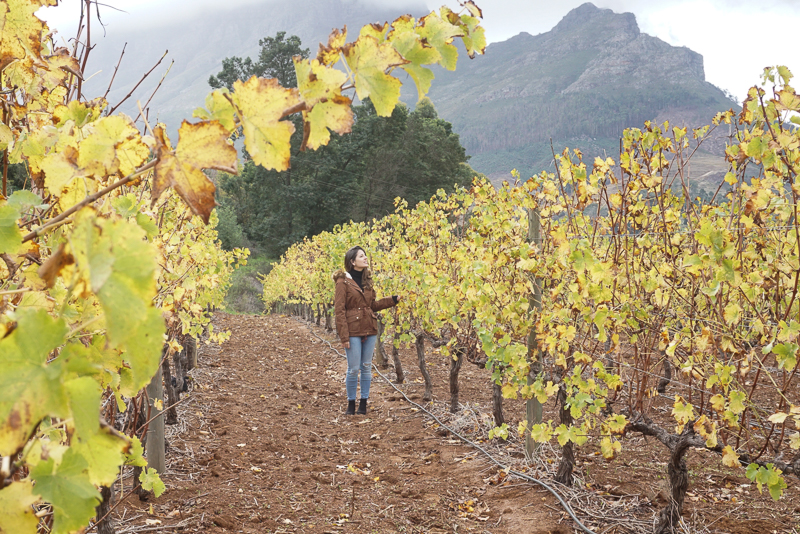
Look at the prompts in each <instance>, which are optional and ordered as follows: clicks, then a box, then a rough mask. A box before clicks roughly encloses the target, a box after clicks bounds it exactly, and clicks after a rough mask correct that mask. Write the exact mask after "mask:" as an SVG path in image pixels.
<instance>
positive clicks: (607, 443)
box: [600, 437, 622, 460]
mask: <svg viewBox="0 0 800 534" xmlns="http://www.w3.org/2000/svg"><path fill="white" fill-rule="evenodd" d="M621 450H622V444H621V443H620V442H619V441H612V440H611V438H608V437H605V438H603V439H602V440H601V441H600V452H601V453H602V454H603V458H605V459H606V460H613V459H614V457H615V456H616V455H617V453H618V452H619V451H621Z"/></svg>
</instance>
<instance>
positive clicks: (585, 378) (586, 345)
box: [264, 67, 800, 532]
mask: <svg viewBox="0 0 800 534" xmlns="http://www.w3.org/2000/svg"><path fill="white" fill-rule="evenodd" d="M791 79H792V75H791V73H790V72H789V71H788V69H786V68H785V67H775V68H768V69H766V70H765V72H764V83H765V84H767V85H769V86H771V87H772V92H771V94H770V93H767V91H766V90H765V89H763V88H761V87H753V88H752V89H750V91H749V96H748V98H747V100H746V101H745V102H744V105H743V110H742V111H741V113H739V114H738V115H737V114H735V113H734V112H733V111H728V112H725V113H720V114H718V115H717V116H716V117H715V118H714V119H713V121H712V124H710V125H708V126H705V127H703V128H698V129H695V130H692V131H687V129H686V128H679V127H670V125H669V123H664V124H661V125H656V124H653V123H649V122H648V123H646V124H645V125H644V128H641V129H639V128H631V129H628V130H626V131H625V132H624V135H623V138H622V147H621V153H620V157H619V160H618V161H614V160H613V159H612V158H606V159H602V158H597V159H595V160H594V161H593V162H592V163H591V164H587V163H586V162H584V161H583V155H582V154H581V153H580V152H579V151H570V150H565V151H564V152H563V153H561V154H557V155H554V156H555V162H556V172H555V173H547V172H543V173H541V174H539V175H537V176H534V177H532V178H530V179H529V180H526V181H522V182H518V183H516V184H515V185H514V186H512V185H509V184H504V185H503V186H502V187H500V188H498V189H495V188H494V187H492V186H491V185H490V184H488V183H486V182H481V181H476V182H474V184H473V186H472V187H471V188H469V189H461V190H458V191H456V192H455V193H454V194H452V195H450V196H446V195H444V193H441V194H439V195H437V196H435V197H434V198H432V199H431V200H430V201H429V202H424V203H420V204H419V205H417V206H415V207H409V206H406V205H405V204H404V203H402V202H400V203H399V204H398V206H397V210H396V212H395V213H394V214H392V215H390V216H388V217H386V218H385V219H382V220H379V221H374V222H373V223H372V224H370V225H368V226H366V227H365V226H364V225H361V224H349V225H344V226H342V227H340V228H337V229H335V230H334V231H333V232H332V233H326V234H321V235H320V236H317V237H315V238H314V239H310V240H306V241H304V242H302V243H298V244H297V245H295V246H294V247H292V248H291V249H289V251H288V252H287V254H286V255H285V256H284V257H283V258H282V259H281V261H280V262H279V263H277V264H276V265H275V268H274V269H273V271H272V272H271V273H270V274H269V275H268V276H267V277H266V278H265V291H264V300H265V302H266V303H267V304H268V305H275V303H278V302H293V303H298V304H301V305H312V306H314V307H317V306H320V307H322V308H326V307H328V306H329V303H330V302H331V300H332V291H333V287H332V286H333V285H332V284H331V283H330V282H327V285H325V284H324V283H323V282H324V281H325V279H326V276H330V272H331V270H332V268H333V266H332V265H331V261H336V259H338V258H340V257H341V256H342V253H343V251H344V250H346V248H347V247H348V246H352V245H353V244H360V245H362V246H363V247H364V248H366V249H367V250H369V251H370V254H371V265H372V268H373V270H374V274H375V278H376V282H377V284H378V285H379V286H380V287H381V290H382V291H383V292H385V293H389V294H402V295H406V296H407V298H405V299H403V300H402V301H401V303H400V304H399V306H398V315H397V318H396V320H395V321H394V326H393V328H395V329H396V331H397V332H398V333H399V334H400V335H401V336H400V338H401V339H402V341H405V342H408V341H412V340H413V339H414V338H416V337H419V336H420V335H422V336H424V337H426V338H427V339H442V340H443V341H445V342H446V345H445V348H446V349H448V350H444V351H442V352H443V353H444V354H446V355H448V357H450V358H451V359H452V360H453V361H456V360H458V359H459V358H461V357H462V356H461V354H462V353H468V351H469V347H470V344H477V346H478V348H479V350H480V351H482V353H483V354H485V365H486V367H487V369H488V370H489V371H491V373H492V375H491V380H492V382H493V384H494V385H496V386H499V387H501V390H502V393H503V395H504V396H505V397H506V398H509V399H514V398H521V399H529V398H532V397H536V398H537V399H538V400H539V401H540V402H542V403H545V402H548V400H550V399H553V402H554V403H555V404H556V407H557V413H558V414H559V421H552V420H550V421H545V422H541V423H535V422H533V421H531V422H527V421H523V422H522V423H521V424H520V427H519V429H518V430H519V432H521V433H523V434H525V435H529V436H531V437H532V438H533V439H534V440H535V441H537V442H541V443H544V442H548V441H550V440H555V441H557V442H558V444H559V446H561V447H562V451H563V455H562V462H561V465H560V466H559V471H558V474H557V478H558V479H559V480H560V481H562V482H564V483H571V480H572V475H571V473H572V454H573V452H572V451H573V448H574V447H584V446H592V447H596V448H597V449H599V451H600V452H601V453H602V455H603V456H604V457H605V458H606V459H607V460H609V461H611V460H613V458H614V457H615V456H616V455H617V454H618V453H619V452H620V451H621V450H622V446H623V442H624V438H625V437H626V436H629V435H631V434H643V435H648V436H653V437H655V438H656V440H657V441H658V442H660V443H661V445H663V447H664V449H665V451H666V454H667V455H668V458H669V461H668V465H669V469H668V473H669V477H670V484H671V491H672V497H673V499H672V501H671V502H670V503H669V504H668V505H667V507H666V508H665V509H663V510H662V511H661V513H660V514H659V518H658V521H657V526H656V531H657V532H672V531H674V528H675V525H677V522H678V520H679V518H680V514H681V511H682V507H683V499H684V496H685V492H686V487H687V483H688V476H687V467H686V463H685V461H684V457H685V454H686V451H687V450H688V449H689V448H701V449H706V450H708V451H712V452H714V453H716V454H717V455H718V457H719V458H720V462H721V463H722V464H723V465H724V466H726V467H729V468H735V469H741V470H742V473H743V474H744V475H745V476H747V477H748V478H749V479H751V480H753V481H754V482H755V483H756V485H757V487H758V489H759V490H762V489H766V490H767V491H768V492H769V494H770V495H771V496H772V497H773V498H774V499H776V500H777V499H779V498H780V497H781V496H782V494H783V490H784V489H785V488H786V482H785V480H784V477H785V476H791V475H794V476H798V474H800V452H799V450H800V433H798V432H797V430H800V398H799V397H798V396H797V391H798V388H797V380H798V378H797V374H798V367H797V352H798V346H799V340H798V335H800V298H798V297H800V295H798V290H799V289H800V286H798V280H800V275H799V274H798V273H800V270H799V269H800V250H799V249H798V247H800V226H798V222H797V203H798V194H800V182H798V171H799V170H800V148H798V147H800V130H798V129H797V127H796V124H797V123H798V119H797V116H796V113H797V112H798V111H799V110H800V97H798V95H797V93H796V92H795V90H794V89H793V88H792V87H791V86H790V81H791ZM793 114H794V115H793ZM792 123H794V124H792ZM728 125H730V129H731V136H730V138H729V141H728V143H727V147H726V149H725V157H726V161H727V163H728V165H729V172H728V173H727V174H726V175H725V177H724V180H721V181H720V183H719V184H718V185H719V187H718V189H717V192H716V194H715V195H714V199H713V200H712V201H711V202H702V201H701V200H700V199H693V198H691V197H690V196H689V193H688V192H689V190H690V187H689V180H690V178H689V175H688V163H689V162H690V161H691V157H692V155H693V154H694V152H695V151H696V150H697V149H698V148H699V147H701V146H702V145H703V143H704V142H706V140H707V138H708V137H709V136H710V135H711V134H712V132H713V131H714V130H719V129H720V128H723V127H724V128H728V127H729V126H728ZM532 218H536V219H538V221H539V222H540V224H541V236H542V238H541V241H540V242H530V241H529V240H528V239H527V230H528V224H529V221H530V220H531V219H532ZM312 280H313V281H314V282H313V284H314V285H313V289H312V286H311V283H312V282H311V281H312ZM539 290H540V291H541V301H542V306H541V310H539V309H538V306H533V301H534V299H535V298H536V299H538V298H539V297H537V296H536V295H537V294H538V291H539ZM531 333H532V339H533V341H534V343H533V344H529V343H528V337H529V334H531ZM457 348H458V349H459V350H456V349H457ZM462 351H463V352H462ZM482 360H483V358H477V357H476V361H478V362H480V363H483V362H482ZM451 392H452V383H451ZM667 392H668V393H669V394H668V395H667ZM664 396H667V397H668V398H669V407H670V408H671V413H670V418H669V419H670V420H671V421H667V422H664V418H663V417H661V418H659V417H658V410H657V408H658V407H659V406H663V400H662V399H663V398H664ZM508 431H509V430H508V428H507V427H506V426H505V425H502V426H499V427H498V428H497V429H495V431H493V432H492V434H493V435H496V436H503V435H506V433H507V432H508Z"/></svg>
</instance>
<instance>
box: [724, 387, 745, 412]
mask: <svg viewBox="0 0 800 534" xmlns="http://www.w3.org/2000/svg"><path fill="white" fill-rule="evenodd" d="M728 400H729V404H728V409H729V410H730V411H732V412H733V413H734V414H736V415H739V414H740V413H742V412H743V411H744V401H745V400H747V394H746V393H745V392H744V391H731V394H730V396H729V397H728Z"/></svg>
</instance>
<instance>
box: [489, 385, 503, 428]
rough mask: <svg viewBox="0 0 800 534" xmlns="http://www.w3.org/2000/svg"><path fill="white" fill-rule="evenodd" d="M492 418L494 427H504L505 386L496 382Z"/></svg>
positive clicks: (493, 389)
mask: <svg viewBox="0 0 800 534" xmlns="http://www.w3.org/2000/svg"><path fill="white" fill-rule="evenodd" d="M492 416H493V417H494V426H502V425H503V423H505V422H506V420H505V417H503V386H502V385H501V384H498V383H496V382H493V383H492Z"/></svg>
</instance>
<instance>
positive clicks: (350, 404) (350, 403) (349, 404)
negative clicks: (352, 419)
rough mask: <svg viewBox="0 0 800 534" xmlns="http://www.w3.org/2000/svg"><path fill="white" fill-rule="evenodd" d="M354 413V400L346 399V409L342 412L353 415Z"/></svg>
mask: <svg viewBox="0 0 800 534" xmlns="http://www.w3.org/2000/svg"><path fill="white" fill-rule="evenodd" d="M355 413H356V401H354V400H349V401H347V411H346V412H344V414H345V415H355Z"/></svg>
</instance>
